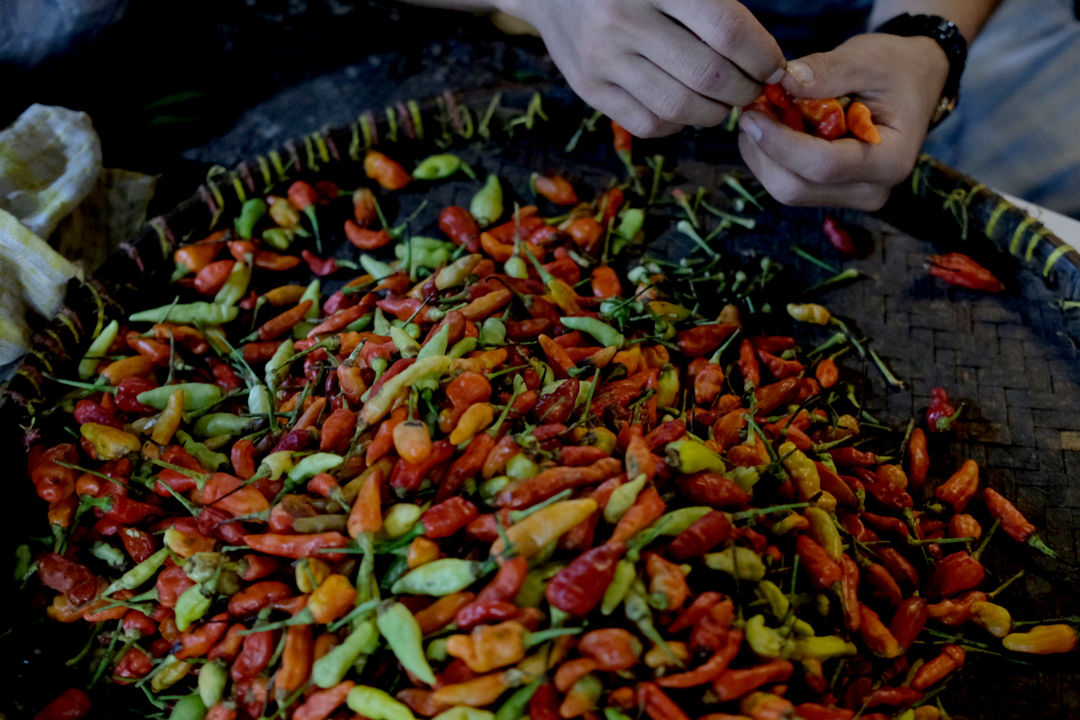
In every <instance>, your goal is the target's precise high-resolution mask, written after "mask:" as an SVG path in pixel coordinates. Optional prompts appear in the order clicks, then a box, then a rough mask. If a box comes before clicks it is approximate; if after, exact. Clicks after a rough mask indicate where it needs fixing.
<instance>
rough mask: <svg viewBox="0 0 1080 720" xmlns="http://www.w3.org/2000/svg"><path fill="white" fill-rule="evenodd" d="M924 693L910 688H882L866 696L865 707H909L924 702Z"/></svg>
mask: <svg viewBox="0 0 1080 720" xmlns="http://www.w3.org/2000/svg"><path fill="white" fill-rule="evenodd" d="M922 697H923V693H922V692H921V691H920V690H916V689H914V688H909V687H880V688H878V689H876V690H874V691H873V692H872V693H870V694H869V695H867V696H866V698H865V699H864V700H863V707H868V708H871V707H878V706H879V705H891V706H893V707H907V706H909V705H913V704H915V703H917V702H918V701H919V700H922Z"/></svg>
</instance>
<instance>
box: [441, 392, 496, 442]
mask: <svg viewBox="0 0 1080 720" xmlns="http://www.w3.org/2000/svg"><path fill="white" fill-rule="evenodd" d="M494 419H495V408H494V407H492V405H491V403H487V402H479V403H473V404H472V405H470V406H469V409H468V410H466V411H465V412H464V413H463V414H462V415H461V419H460V420H458V424H457V427H455V428H454V432H452V433H450V444H451V445H460V444H462V443H465V442H468V441H469V440H471V439H472V437H473V435H476V433H478V432H480V431H481V430H483V429H484V428H486V427H487V426H488V425H490V424H491V421H492V420H494Z"/></svg>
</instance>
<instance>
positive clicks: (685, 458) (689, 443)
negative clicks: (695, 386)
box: [564, 318, 726, 475]
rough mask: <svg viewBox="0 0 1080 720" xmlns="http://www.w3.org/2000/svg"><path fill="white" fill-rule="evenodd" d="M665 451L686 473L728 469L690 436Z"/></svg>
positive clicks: (717, 457)
mask: <svg viewBox="0 0 1080 720" xmlns="http://www.w3.org/2000/svg"><path fill="white" fill-rule="evenodd" d="M565 319H566V318H564V320H565ZM664 452H665V453H666V459H667V461H668V464H670V465H671V466H672V467H674V468H676V469H677V470H678V471H679V472H681V473H683V474H684V475H692V474H694V473H697V472H702V471H707V472H716V473H722V472H724V470H725V469H726V468H725V467H724V461H723V460H721V459H720V456H719V455H717V454H716V453H714V452H713V451H712V450H710V449H709V448H707V447H705V446H704V445H703V444H702V443H700V442H698V441H697V440H693V439H690V438H687V439H685V440H676V441H675V442H670V443H668V444H667V447H666V448H665V450H664Z"/></svg>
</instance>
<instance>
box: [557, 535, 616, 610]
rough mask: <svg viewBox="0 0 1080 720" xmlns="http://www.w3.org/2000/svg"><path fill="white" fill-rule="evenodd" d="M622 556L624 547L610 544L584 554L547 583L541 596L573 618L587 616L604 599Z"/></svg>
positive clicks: (613, 543) (614, 543) (614, 542)
mask: <svg viewBox="0 0 1080 720" xmlns="http://www.w3.org/2000/svg"><path fill="white" fill-rule="evenodd" d="M625 552H626V543H625V542H621V541H618V540H613V541H611V542H608V543H606V544H604V545H601V546H600V547H597V548H593V549H592V550H589V551H587V552H585V553H583V554H582V555H580V556H579V557H577V558H576V559H575V560H574V561H573V562H571V563H570V564H569V565H567V566H566V567H565V568H563V569H562V570H560V571H559V572H558V573H557V574H556V575H555V577H553V578H552V579H551V581H550V582H549V583H548V586H547V589H546V591H545V593H544V594H545V596H546V597H547V599H548V602H550V603H551V604H552V605H553V606H555V607H557V608H559V609H560V610H562V611H564V612H567V613H570V614H571V615H574V616H576V617H583V616H585V615H587V614H589V612H591V611H592V609H593V608H595V607H596V606H597V605H598V604H599V603H600V600H601V599H603V597H604V591H605V590H606V589H607V587H608V585H610V584H611V580H612V578H614V576H615V565H616V563H618V561H619V558H620V557H622V555H623V553H625Z"/></svg>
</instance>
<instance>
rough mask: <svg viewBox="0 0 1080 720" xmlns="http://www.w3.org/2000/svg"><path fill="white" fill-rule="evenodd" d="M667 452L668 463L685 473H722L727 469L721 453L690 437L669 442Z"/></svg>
mask: <svg viewBox="0 0 1080 720" xmlns="http://www.w3.org/2000/svg"><path fill="white" fill-rule="evenodd" d="M665 453H666V457H667V461H668V464H669V465H671V466H672V467H674V468H675V469H676V470H678V471H679V472H681V473H682V474H684V475H692V474H693V473H698V472H703V471H704V472H715V473H722V472H724V470H725V469H726V468H725V466H724V461H723V460H721V459H720V456H719V455H717V454H716V453H714V452H713V451H712V450H710V449H709V448H707V447H705V446H704V445H703V444H701V443H700V442H698V441H697V440H693V439H690V438H687V439H685V440H676V441H675V442H671V443H668V444H667V448H665Z"/></svg>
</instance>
